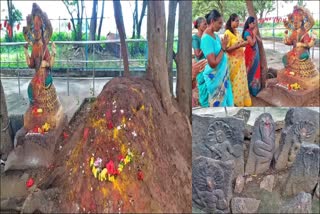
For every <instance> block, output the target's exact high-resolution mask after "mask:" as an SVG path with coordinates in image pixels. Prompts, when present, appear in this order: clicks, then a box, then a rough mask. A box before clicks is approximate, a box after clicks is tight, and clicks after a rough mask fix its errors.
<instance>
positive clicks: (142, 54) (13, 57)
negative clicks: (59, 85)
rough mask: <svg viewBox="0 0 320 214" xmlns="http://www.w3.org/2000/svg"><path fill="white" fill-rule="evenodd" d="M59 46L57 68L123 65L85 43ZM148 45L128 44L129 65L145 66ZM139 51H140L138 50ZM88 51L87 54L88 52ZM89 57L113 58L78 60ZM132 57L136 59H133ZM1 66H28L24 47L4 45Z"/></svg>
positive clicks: (114, 66)
mask: <svg viewBox="0 0 320 214" xmlns="http://www.w3.org/2000/svg"><path fill="white" fill-rule="evenodd" d="M106 45H110V44H102V48H106ZM177 46H178V44H177V42H175V43H174V50H175V52H176V51H177ZM56 48H57V57H56V59H55V64H54V67H55V68H62V69H64V68H66V69H67V68H88V69H90V68H100V69H103V68H119V67H120V62H119V61H121V66H122V67H123V65H122V64H123V63H122V59H120V58H119V57H116V56H113V55H112V53H110V52H108V51H104V52H103V54H97V53H95V54H92V52H91V53H90V52H89V51H88V52H87V50H88V49H87V47H86V46H85V45H83V46H78V48H77V49H75V48H73V45H65V44H62V45H60V44H56ZM146 49H147V46H146V44H145V43H143V42H142V43H139V44H138V47H137V48H135V46H134V44H133V43H129V44H128V52H129V67H130V68H136V67H139V68H141V67H145V62H144V61H145V60H147V56H146V54H147V52H146ZM136 51H138V52H136ZM49 52H50V53H51V46H49ZM86 52H87V56H86V54H85V53H86ZM29 54H30V55H31V47H29ZM86 58H87V60H88V61H94V60H112V61H109V62H87V63H85V62H76V61H77V60H82V61H85V60H86ZM130 59H132V60H135V61H131V62H130ZM0 60H1V66H0V68H11V69H17V68H27V64H26V61H25V55H24V48H23V46H22V45H20V46H2V47H1V54H0ZM59 60H69V61H68V62H59ZM173 68H176V64H175V63H173Z"/></svg>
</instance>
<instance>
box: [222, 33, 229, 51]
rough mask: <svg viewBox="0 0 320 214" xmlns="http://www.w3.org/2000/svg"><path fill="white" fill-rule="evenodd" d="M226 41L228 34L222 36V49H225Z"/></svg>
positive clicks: (227, 40)
mask: <svg viewBox="0 0 320 214" xmlns="http://www.w3.org/2000/svg"><path fill="white" fill-rule="evenodd" d="M228 42H229V37H228V35H224V37H223V39H222V41H221V47H222V49H223V50H226V48H227V44H228Z"/></svg>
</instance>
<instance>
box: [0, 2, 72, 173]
mask: <svg viewBox="0 0 320 214" xmlns="http://www.w3.org/2000/svg"><path fill="white" fill-rule="evenodd" d="M23 34H24V38H25V40H26V41H27V44H26V45H25V46H24V52H25V57H26V62H27V64H28V67H29V68H34V69H35V75H34V77H33V78H32V80H31V82H30V84H29V86H28V97H29V103H30V105H29V107H28V109H27V111H26V112H25V114H24V124H23V127H22V128H21V129H20V130H19V131H18V132H17V134H16V136H15V143H14V144H15V145H14V147H15V148H14V150H13V151H12V152H11V153H10V154H9V156H8V162H10V163H11V164H13V165H14V164H15V163H18V162H21V161H24V162H26V163H29V165H30V166H32V167H33V168H37V167H40V166H48V165H50V164H51V161H52V160H53V158H52V157H53V152H54V149H55V144H56V142H57V140H58V138H59V136H60V134H61V133H62V129H63V127H64V125H65V124H66V123H67V117H66V115H65V114H64V112H63V108H62V105H61V103H60V101H59V98H58V96H57V93H56V89H55V87H54V85H53V79H52V74H51V69H52V66H53V64H54V59H55V55H56V47H55V44H54V43H52V45H51V54H50V52H49V41H50V38H51V35H52V26H51V23H50V20H49V19H48V16H47V14H46V13H45V12H43V11H42V10H41V8H40V7H39V6H38V5H37V4H36V3H33V5H32V13H31V14H30V15H28V16H27V26H26V27H24V28H23ZM29 45H30V46H32V51H31V56H30V55H29V52H28V46H29ZM18 165H19V164H17V166H18ZM27 165H28V164H27ZM19 166H20V165H19ZM9 167H11V168H14V166H7V165H6V168H9ZM17 169H20V168H17ZM5 170H6V169H5Z"/></svg>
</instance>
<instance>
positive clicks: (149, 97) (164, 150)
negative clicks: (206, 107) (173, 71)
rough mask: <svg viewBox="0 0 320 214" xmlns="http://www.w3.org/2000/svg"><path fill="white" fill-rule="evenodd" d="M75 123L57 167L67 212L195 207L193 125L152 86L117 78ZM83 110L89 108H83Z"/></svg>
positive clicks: (55, 184)
mask: <svg viewBox="0 0 320 214" xmlns="http://www.w3.org/2000/svg"><path fill="white" fill-rule="evenodd" d="M89 108H90V109H88V111H87V112H86V111H83V112H82V114H83V115H80V117H81V119H79V120H78V122H77V123H75V127H71V126H70V125H69V127H68V128H69V129H67V130H65V131H64V133H63V136H62V137H61V139H62V140H61V144H60V145H58V146H57V150H56V151H57V155H56V161H55V165H54V169H53V172H52V173H50V175H49V176H48V177H47V178H46V179H44V181H43V182H41V185H40V184H39V185H38V187H39V188H40V189H42V190H44V189H48V188H59V189H60V190H61V191H62V192H61V194H60V197H59V198H58V199H56V203H58V206H59V207H60V211H62V212H70V213H72V212H98V213H101V212H113V213H114V212H131V213H132V212H191V203H190V201H191V130H190V125H189V124H188V120H187V118H186V116H184V115H182V114H180V113H175V114H174V115H167V114H166V112H165V111H164V108H163V107H162V104H161V99H160V96H159V95H158V94H157V92H156V91H155V89H154V86H153V85H152V83H151V82H150V81H148V80H145V79H141V78H114V79H113V80H111V81H110V82H109V83H107V84H106V85H105V86H104V88H103V90H102V92H101V93H100V95H99V96H98V97H97V99H96V100H95V101H94V102H92V103H91V104H90V105H89ZM80 114H81V111H80Z"/></svg>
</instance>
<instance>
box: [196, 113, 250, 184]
mask: <svg viewBox="0 0 320 214" xmlns="http://www.w3.org/2000/svg"><path fill="white" fill-rule="evenodd" d="M201 120H203V124H209V125H208V128H207V127H203V129H204V130H207V132H204V133H203V135H202V136H199V137H201V139H198V141H200V142H202V143H200V144H198V145H197V146H194V147H193V148H194V149H193V157H198V156H205V157H209V158H213V159H215V160H221V161H228V160H234V161H235V165H236V166H235V172H234V176H235V177H236V176H238V175H239V174H241V175H243V173H244V157H243V156H244V155H243V139H244V136H243V130H244V122H243V120H240V119H237V118H233V117H227V118H210V117H203V118H202V119H201ZM206 121H207V122H206ZM235 177H234V178H235Z"/></svg>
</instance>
